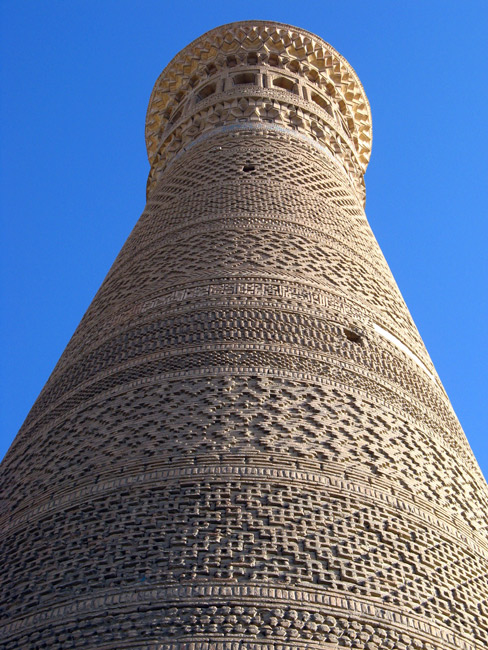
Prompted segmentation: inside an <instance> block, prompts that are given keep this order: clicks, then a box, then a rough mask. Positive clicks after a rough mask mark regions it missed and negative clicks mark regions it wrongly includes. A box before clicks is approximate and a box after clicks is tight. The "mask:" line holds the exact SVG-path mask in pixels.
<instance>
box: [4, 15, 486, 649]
mask: <svg viewBox="0 0 488 650" xmlns="http://www.w3.org/2000/svg"><path fill="white" fill-rule="evenodd" d="M321 61H322V63H320V62H321ZM314 93H315V94H314ZM319 100H320V101H319ZM307 116H308V117H307ZM341 116H342V117H341ZM346 129H347V133H346ZM370 132H371V122H370V117H369V108H368V105H367V100H366V97H365V95H364V91H363V90H362V87H361V85H360V83H359V81H358V80H357V77H356V76H355V74H354V72H353V71H352V69H351V68H350V66H349V65H348V64H347V62H345V61H344V59H343V58H342V57H340V55H338V54H337V53H336V52H335V50H333V48H331V47H330V46H329V45H328V44H326V43H324V42H323V41H321V39H319V38H318V37H316V36H313V35H310V34H309V33H308V32H305V31H303V30H298V29H296V28H291V27H288V26H283V25H281V24H279V23H270V22H266V23H263V22H259V21H256V22H252V23H249V22H245V23H236V24H232V25H229V26H224V27H221V28H217V29H216V30H212V32H209V33H208V34H205V35H204V36H203V37H201V38H200V39H197V41H195V42H194V43H192V44H191V45H190V46H188V47H187V48H185V49H184V50H183V51H182V52H181V53H180V54H179V55H177V57H175V59H174V60H173V62H172V63H171V64H170V65H169V66H168V68H167V69H166V70H165V72H164V73H163V75H162V77H161V78H160V79H159V80H158V82H157V84H156V87H155V90H154V92H153V95H152V98H151V103H150V108H149V111H148V149H149V153H150V158H151V161H152V170H151V174H150V179H149V184H148V190H149V195H148V203H147V206H146V209H145V211H144V213H143V215H142V216H141V218H140V220H139V221H138V223H137V225H136V226H135V228H134V230H133V232H132V234H131V235H130V237H129V239H128V241H127V242H126V244H125V246H124V247H123V249H122V251H121V252H120V254H119V256H118V257H117V259H116V261H115V263H114V265H113V267H112V268H111V270H110V272H109V274H108V275H107V278H106V279H105V281H104V283H103V284H102V287H101V288H100V290H99V292H98V294H97V295H96V297H95V299H94V300H93V302H92V304H91V305H90V307H89V309H88V311H87V313H86V314H85V316H84V318H83V319H82V321H81V323H80V325H79V327H78V329H77V330H76V332H75V334H74V335H73V337H72V339H71V341H70V343H69V344H68V346H67V348H66V350H65V352H64V354H63V356H62V357H61V359H60V360H59V362H58V364H57V366H56V368H55V370H54V371H53V373H52V376H51V377H50V379H49V381H48V382H47V384H46V386H45V387H44V389H43V391H42V392H41V394H40V396H39V398H38V400H37V401H36V403H35V404H34V406H33V408H32V410H31V412H30V413H29V415H28V417H27V419H26V421H25V423H24V425H23V427H22V429H21V430H20V432H19V434H18V436H17V437H16V439H15V441H14V443H13V444H12V447H11V448H10V450H9V452H8V454H7V456H6V458H5V460H4V461H3V463H2V466H1V476H0V479H1V483H2V499H3V500H2V507H1V510H0V528H1V530H2V545H1V547H0V560H1V562H2V567H3V571H2V575H1V578H0V580H1V583H2V586H1V589H2V602H3V603H4V604H3V609H2V622H1V624H0V625H1V627H0V630H1V631H0V639H1V641H0V648H2V650H14V649H17V648H25V649H27V650H34V649H36V650H37V649H40V648H49V649H54V650H68V649H76V650H78V649H81V648H83V649H88V648H100V649H103V650H115V649H117V650H118V649H122V648H125V649H126V650H129V649H130V650H143V649H144V650H293V649H300V650H305V649H307V650H311V649H312V648H315V649H317V650H318V649H326V650H327V649H329V650H332V649H334V648H335V649H337V648H359V649H361V648H364V649H366V650H383V649H392V650H443V649H452V650H454V649H458V648H462V649H464V650H482V649H484V648H486V647H487V646H488V602H487V596H488V589H487V580H488V578H487V568H488V542H487V536H486V533H487V524H488V517H487V513H488V488H487V486H486V483H485V481H484V479H483V477H482V475H481V472H480V470H479V468H478V465H477V463H476V460H475V459H474V457H473V454H472V452H471V450H470V448H469V445H468V443H467V441H466V438H465V436H464V433H463V431H462V429H461V427H460V425H459V423H458V421H457V419H456V416H455V414H454V413H453V411H452V408H451V406H450V403H449V400H448V398H447V396H446V394H445V392H444V390H443V388H442V385H441V383H440V381H439V378H438V377H437V374H436V372H435V369H434V367H433V365H432V363H431V361H430V358H429V356H428V354H427V352H426V350H425V348H424V346H423V343H422V341H421V339H420V336H419V334H418V332H417V329H416V328H415V325H414V323H413V321H412V319H411V317H410V314H409V313H408V310H407V308H406V306H405V304H404V302H403V299H402V296H401V294H400V292H399V290H398V288H397V286H396V284H395V281H394V279H393V277H392V275H391V272H390V270H389V268H388V266H387V264H386V262H385V260H384V258H383V256H382V254H381V251H380V249H379V247H378V244H377V242H376V240H375V238H374V236H373V234H372V232H371V229H370V227H369V225H368V222H367V220H366V217H365V215H364V211H363V201H364V186H363V182H362V174H363V172H364V169H365V166H366V163H367V157H368V155H369V148H370ZM340 134H342V135H341V137H339V135H340ZM346 136H347V137H346ZM392 218H394V215H393V216H392Z"/></svg>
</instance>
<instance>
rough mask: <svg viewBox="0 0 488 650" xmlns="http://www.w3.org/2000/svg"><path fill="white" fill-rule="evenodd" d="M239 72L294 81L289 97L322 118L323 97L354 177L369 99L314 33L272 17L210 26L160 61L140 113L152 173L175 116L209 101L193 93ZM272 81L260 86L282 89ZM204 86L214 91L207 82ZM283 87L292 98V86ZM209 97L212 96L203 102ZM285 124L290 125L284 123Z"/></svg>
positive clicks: (361, 157)
mask: <svg viewBox="0 0 488 650" xmlns="http://www.w3.org/2000/svg"><path fill="white" fill-rule="evenodd" d="M245 70H250V71H251V72H254V73H256V75H257V77H259V75H261V78H262V79H263V80H264V79H265V77H266V72H269V79H268V80H267V81H266V80H264V83H265V84H266V83H268V84H275V79H276V78H277V75H279V74H283V75H284V77H286V78H287V79H288V80H289V82H290V83H292V82H296V84H295V92H296V93H297V94H296V102H295V103H296V104H297V105H300V104H302V105H303V95H305V97H306V98H308V99H309V101H308V103H309V105H312V106H315V107H316V108H317V109H319V110H318V113H319V114H322V116H323V112H324V111H323V110H322V109H320V105H319V103H318V102H321V103H322V104H323V103H327V102H329V104H330V112H331V116H332V119H333V121H335V122H336V131H341V130H342V131H343V133H344V134H345V135H346V137H345V138H344V142H343V146H344V149H345V148H347V149H348V151H349V153H347V154H346V155H347V157H348V158H354V159H355V162H356V164H357V165H358V169H357V172H356V175H357V176H358V177H360V176H362V174H363V173H364V171H365V169H366V166H367V164H368V161H369V156H370V153H371V141H372V127H371V112H370V107H369V103H368V100H367V97H366V94H365V92H364V90H363V87H362V85H361V83H360V81H359V79H358V77H357V75H356V73H355V72H354V70H353V68H352V67H351V66H350V65H349V63H348V62H347V61H346V60H345V59H344V58H343V57H342V56H341V55H340V54H339V53H338V52H337V51H336V50H335V49H334V48H333V47H332V46H331V45H329V44H328V43H326V42H325V41H323V40H322V39H321V38H319V37H318V36H315V35H314V34H312V33H310V32H308V31H306V30H303V29H299V28H296V27H293V26H290V25H286V24H283V23H277V22H272V21H243V22H236V23H230V24H227V25H223V26H221V27H217V28H215V29H212V30H211V31H209V32H207V33H206V34H203V35H202V36H200V37H199V38H197V39H196V40H195V41H193V42H192V43H190V44H189V45H188V46H187V47H185V48H184V49H183V50H181V51H180V52H179V53H178V54H177V55H176V56H175V57H174V58H173V60H172V61H171V62H170V63H169V64H168V65H167V66H166V68H165V69H164V70H163V72H162V73H161V75H160V76H159V78H158V80H157V81H156V84H155V86H154V89H153V91H152V94H151V98H150V101H149V107H148V111H147V118H146V144H147V151H148V157H149V162H150V164H151V167H152V168H153V176H154V172H156V171H160V169H161V168H162V167H164V164H165V163H164V162H163V160H162V158H163V159H167V155H165V156H161V151H162V149H164V148H165V146H166V144H165V143H166V142H167V139H168V133H169V132H171V131H174V127H175V126H176V123H177V122H180V121H181V120H182V119H186V118H187V117H188V116H189V115H190V114H191V113H193V114H194V112H195V109H196V108H197V106H196V102H199V101H200V100H202V99H203V100H204V101H202V102H201V105H202V108H203V106H204V102H205V104H207V105H208V104H209V101H205V99H206V96H205V97H201V92H202V90H205V89H208V88H209V87H210V86H214V85H215V84H214V83H213V82H215V83H216V84H217V86H218V87H217V93H219V92H220V94H221V93H222V86H223V85H225V84H227V89H228V86H229V79H230V73H238V72H240V71H245ZM226 79H227V81H226ZM219 82H220V87H219ZM235 83H236V82H235V81H234V84H235ZM244 83H245V82H244ZM275 86H277V84H275ZM275 86H271V87H270V88H268V89H267V93H266V94H268V95H269V94H271V95H274V94H276V98H277V99H279V98H280V95H281V97H283V92H284V91H283V90H282V89H281V88H278V87H275ZM302 88H305V90H302ZM263 90H265V89H264V88H263ZM298 90H299V91H300V95H301V96H300V97H299V96H298ZM207 92H208V90H207ZM212 92H215V90H214V89H213V88H212ZM244 92H245V91H244V88H243V93H244ZM314 92H316V93H317V96H316V98H315V99H313V97H312V95H313V94H314ZM199 93H200V95H199ZM285 93H286V94H287V95H289V103H290V104H293V101H294V100H293V95H292V92H286V91H285ZM311 97H312V99H313V101H310V98H311ZM216 99H217V97H212V98H211V101H210V103H213V100H216ZM198 108H200V106H198ZM290 128H294V127H293V125H292V124H291V125H290ZM175 150H176V147H175V146H174V145H173V151H175ZM348 171H350V170H348ZM358 180H359V178H358ZM361 181H362V179H361Z"/></svg>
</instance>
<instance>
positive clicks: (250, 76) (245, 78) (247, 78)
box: [233, 72, 256, 86]
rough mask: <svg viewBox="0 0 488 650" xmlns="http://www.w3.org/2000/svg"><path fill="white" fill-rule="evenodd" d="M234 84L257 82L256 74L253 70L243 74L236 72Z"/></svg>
mask: <svg viewBox="0 0 488 650" xmlns="http://www.w3.org/2000/svg"><path fill="white" fill-rule="evenodd" d="M233 81H234V86H239V85H240V84H255V83H256V75H255V74H254V73H253V72H241V74H236V75H235V76H234V77H233Z"/></svg>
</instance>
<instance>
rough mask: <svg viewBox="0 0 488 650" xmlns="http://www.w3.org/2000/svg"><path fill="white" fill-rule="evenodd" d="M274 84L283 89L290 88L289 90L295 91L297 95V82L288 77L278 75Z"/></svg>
mask: <svg viewBox="0 0 488 650" xmlns="http://www.w3.org/2000/svg"><path fill="white" fill-rule="evenodd" d="M273 86H276V87H277V88H282V89H283V90H288V92H290V93H295V95H296V94H297V91H296V90H295V82H294V81H292V80H291V79H287V78H286V77H276V78H275V79H273Z"/></svg>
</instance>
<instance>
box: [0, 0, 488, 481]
mask: <svg viewBox="0 0 488 650" xmlns="http://www.w3.org/2000/svg"><path fill="white" fill-rule="evenodd" d="M263 7H264V8H265V9H263ZM0 8H1V13H2V17H1V30H2V34H1V41H2V42H1V48H2V63H3V66H2V71H1V92H2V105H1V116H0V117H1V119H0V126H1V138H2V149H1V166H2V175H1V188H0V189H1V195H2V204H1V210H2V226H1V227H2V241H3V245H2V256H1V258H2V259H1V265H2V268H1V273H2V301H1V303H0V304H1V318H2V320H1V326H0V327H1V332H0V333H1V337H0V340H1V345H2V360H3V363H2V377H1V381H2V386H1V393H2V405H1V406H2V424H1V434H2V436H1V445H0V457H1V456H3V454H4V453H5V451H6V449H7V447H8V445H9V444H10V442H11V440H12V439H13V437H14V435H15V433H16V431H17V429H18V428H19V427H20V425H21V424H22V422H23V420H24V418H25V416H26V415H27V413H28V411H29V409H30V407H31V405H32V404H33V402H34V400H35V398H36V397H37V395H38V393H39V391H40V390H41V388H42V386H43V385H44V383H45V382H46V380H47V378H48V377H49V374H50V372H51V370H52V369H53V367H54V365H55V363H56V361H57V359H58V358H59V356H60V355H61V353H62V351H63V349H64V347H65V345H66V343H67V342H68V340H69V338H70V336H71V334H72V333H73V331H74V329H75V327H76V325H77V324H78V322H79V320H80V318H81V317H82V315H83V313H84V312H85V310H86V308H87V307H88V305H89V303H90V301H91V299H92V297H93V295H94V294H95V292H96V290H97V289H98V287H99V286H100V284H101V282H102V280H103V278H104V276H105V274H106V273H107V271H108V269H109V267H110V265H111V263H112V261H113V259H114V258H115V256H116V254H117V253H118V251H119V249H120V248H121V246H122V244H123V243H124V241H125V239H126V238H127V236H128V234H129V233H130V231H131V229H132V227H133V225H134V224H135V222H136V220H137V218H138V216H139V214H140V213H141V211H142V209H143V207H144V203H145V184H146V177H147V173H148V164H147V159H146V154H145V145H144V118H145V112H146V107H147V102H148V99H149V94H150V92H151V89H152V87H153V84H154V82H155V80H156V78H157V76H158V75H159V73H160V72H161V70H162V69H163V67H164V66H165V65H166V63H167V62H168V61H169V60H170V58H171V57H172V56H174V55H175V54H176V52H178V50H180V49H181V48H182V47H184V46H185V45H186V44H187V43H188V42H189V41H191V40H192V39H194V38H196V37H197V36H199V35H200V34H201V33H203V32H204V31H206V30H208V29H211V28H212V27H215V26H217V25H219V24H222V23H226V22H230V21H234V20H244V19H252V18H259V19H273V20H278V21H282V22H286V23H291V24H295V25H298V26H300V27H304V28H305V29H308V30H310V31H312V32H315V33H317V34H319V35H320V36H322V37H323V38H324V39H325V40H327V41H329V42H330V43H331V44H332V45H333V46H334V47H335V48H336V49H338V50H339V52H341V54H343V55H344V56H345V57H346V58H347V59H348V60H349V62H350V63H351V64H352V65H353V67H354V68H355V69H356V71H357V73H358V75H359V77H360V79H361V81H362V82H363V85H364V87H365V89H366V93H367V95H368V97H369V99H370V102H371V107H372V111H373V125H374V138H373V155H372V160H371V164H370V167H369V169H368V172H367V174H366V187H367V205H366V210H367V214H368V218H369V220H370V223H371V225H372V227H373V230H374V232H375V234H376V236H377V238H378V240H379V242H380V245H381V247H382V249H383V252H384V253H385V255H386V258H387V260H388V262H389V263H390V266H391V268H392V270H393V273H394V275H395V278H396V280H397V282H398V284H399V286H400V289H401V290H402V292H403V294H404V296H405V299H406V302H407V305H408V306H409V308H410V311H411V312H412V315H413V317H414V319H415V321H416V323H417V326H418V328H419V330H420V333H421V335H422V336H423V338H424V341H425V343H426V345H427V349H428V350H429V352H430V354H431V357H432V359H433V361H434V363H435V365H436V368H437V370H438V372H439V374H440V376H441V379H442V380H443V382H444V385H445V388H446V390H447V392H448V394H449V396H450V398H451V401H452V404H453V406H454V408H455V410H456V412H457V414H458V416H459V418H460V420H461V423H462V425H463V427H464V429H465V431H466V434H467V436H468V439H469V441H470V443H471V445H472V447H473V449H474V451H475V454H476V456H477V458H478V460H479V462H480V464H481V466H482V468H483V470H484V473H485V476H486V475H488V443H487V435H486V425H487V420H488V418H487V396H486V389H487V376H488V373H487V365H488V348H487V339H488V337H487V333H486V330H487V304H488V301H487V300H486V288H487V286H486V285H487V276H488V273H487V257H488V256H487V252H486V248H487V235H488V225H487V205H488V189H487V187H488V183H487V180H488V178H487V176H488V174H487V162H486V154H487V145H488V131H487V127H486V123H487V117H488V110H487V106H488V87H487V83H486V57H487V53H488V52H487V46H486V40H487V34H488V2H486V0H479V1H476V0H458V1H452V0H428V1H426V0H409V1H408V2H399V1H398V2H396V1H395V0H376V1H375V0H371V1H369V2H365V1H364V0H361V1H359V0H358V1H352V0H349V1H347V0H342V1H341V2H338V1H337V0H335V1H332V0H331V1H322V2H317V1H313V2H311V1H309V0H301V1H300V2H287V1H283V0H281V1H280V2H265V3H261V2H255V1H253V0H249V1H247V2H245V3H238V2H234V3H233V2H220V1H218V2H191V1H190V2H181V3H176V2H167V1H162V0H158V1H156V0H137V1H134V0H69V1H66V0H48V1H46V0H45V1H39V0H35V1H32V0H22V1H19V0H10V1H6V0H4V1H3V2H1V3H0Z"/></svg>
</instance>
